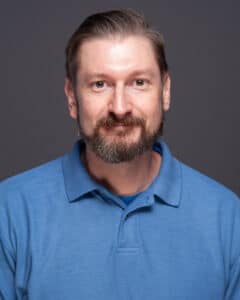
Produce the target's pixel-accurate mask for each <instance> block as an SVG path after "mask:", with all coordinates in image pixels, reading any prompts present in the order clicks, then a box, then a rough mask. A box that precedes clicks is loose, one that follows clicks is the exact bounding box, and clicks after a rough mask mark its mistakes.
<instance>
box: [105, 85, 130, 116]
mask: <svg viewBox="0 0 240 300" xmlns="http://www.w3.org/2000/svg"><path fill="white" fill-rule="evenodd" d="M131 110H132V105H131V103H130V101H129V99H128V97H127V95H126V93H125V89H124V85H118V86H116V87H115V89H114V93H113V95H112V98H111V100H110V102H109V112H111V113H113V114H115V116H116V117H118V118H119V119H121V118H123V117H124V116H125V115H127V114H129V113H130V112H131Z"/></svg>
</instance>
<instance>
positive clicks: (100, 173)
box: [82, 146, 161, 195]
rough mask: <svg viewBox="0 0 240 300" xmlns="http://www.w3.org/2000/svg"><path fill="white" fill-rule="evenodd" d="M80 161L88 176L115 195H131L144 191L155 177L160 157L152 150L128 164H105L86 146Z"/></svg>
mask: <svg viewBox="0 0 240 300" xmlns="http://www.w3.org/2000/svg"><path fill="white" fill-rule="evenodd" d="M82 160H83V161H84V164H85V167H86V168H87V170H88V172H89V174H90V175H91V176H92V177H93V178H94V180H96V181H97V182H99V183H101V184H102V185H103V186H105V187H106V188H107V189H108V190H110V191H111V192H113V193H115V194H117V195H133V194H137V193H140V192H142V191H144V190H145V189H146V188H147V187H148V186H149V185H150V184H151V183H152V181H153V180H154V178H155V177H156V176H157V174H158V171H159V168H160V165H161V156H160V155H159V154H158V153H156V152H155V151H153V150H149V151H146V152H145V153H144V154H142V155H140V156H138V157H137V158H136V159H134V160H132V161H130V162H122V163H118V164H112V163H107V162H105V161H103V160H102V159H100V158H99V157H98V156H96V154H95V153H94V152H93V151H91V149H89V147H88V146H86V148H85V151H83V153H82Z"/></svg>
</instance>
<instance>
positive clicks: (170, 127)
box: [0, 0, 240, 194]
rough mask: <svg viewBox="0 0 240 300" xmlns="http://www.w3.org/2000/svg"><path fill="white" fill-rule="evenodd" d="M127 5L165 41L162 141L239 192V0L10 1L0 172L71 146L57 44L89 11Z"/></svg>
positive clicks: (4, 12) (3, 49) (2, 74)
mask: <svg viewBox="0 0 240 300" xmlns="http://www.w3.org/2000/svg"><path fill="white" fill-rule="evenodd" d="M119 7H131V8H135V9H137V10H139V11H140V12H142V13H144V15H145V16H146V18H147V19H148V20H149V21H150V22H151V23H152V24H153V25H154V27H155V28H157V29H158V30H160V31H161V32H162V33H163V35H164V37H165V40H166V53H167V59H168V63H169V65H170V71H171V77H172V107H171V110H170V112H169V113H168V114H167V120H166V125H165V140H166V141H167V142H168V145H169V146H170V149H171V151H172V153H173V154H174V155H175V156H177V158H179V159H180V160H182V161H183V162H185V163H187V164H188V165H190V166H192V167H193V168H196V169H198V170H199V171H201V172H203V173H205V174H207V175H208V176H210V177H212V178H214V179H216V180H218V181H220V182H221V183H223V184H224V185H226V186H228V187H229V188H231V189H232V190H233V191H235V192H236V193H238V194H240V180H239V179H240V163H239V162H240V159H239V153H240V141H239V128H240V120H239V110H240V99H239V98H240V91H239V87H240V84H239V71H240V58H239V56H240V21H239V12H240V2H239V1H219V0H212V1H206V0H201V1H184V0H183V1H179V0H173V1H171V0H167V1H158V2H157V1H156V2H155V1H145V2H144V1H141V2H140V1H136V2H135V1H122V2H121V6H119V5H118V4H117V1H99V2H97V1H87V3H86V2H83V1H73V0H68V1H59V0H58V1H57V0H54V1H53V0H52V1H49V2H47V1H31V2H30V1H29V2H27V1H16V0H15V1H8V2H5V3H3V2H2V4H1V8H0V33H1V35H0V36H1V42H0V45H1V46H0V59H1V67H0V80H1V81H0V82H1V100H0V120H1V126H0V136H1V155H0V166H1V167H0V179H4V178H6V177H9V176H11V175H14V174H16V173H19V172H21V171H24V170H26V169H29V168H32V167H34V166H36V165H39V164H41V163H44V162H46V161H48V160H50V159H54V158H56V157H58V156H60V155H62V154H64V153H65V152H66V151H68V150H69V149H71V147H72V145H73V143H74V141H75V140H76V138H77V134H76V125H75V123H74V121H72V120H71V119H70V118H69V117H68V111H67V102H66V99H65V96H64V92H63V84H64V48H65V45H66V42H67V40H68V38H69V36H70V34H71V33H72V32H73V31H74V30H75V28H76V27H77V26H78V25H79V24H80V22H82V21H83V19H84V18H85V17H86V16H88V15H89V14H92V13H95V12H97V11H103V10H106V9H113V8H119Z"/></svg>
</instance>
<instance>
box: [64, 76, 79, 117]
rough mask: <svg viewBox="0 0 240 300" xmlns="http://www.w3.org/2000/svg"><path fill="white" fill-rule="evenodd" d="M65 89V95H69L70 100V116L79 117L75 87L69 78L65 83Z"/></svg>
mask: <svg viewBox="0 0 240 300" xmlns="http://www.w3.org/2000/svg"><path fill="white" fill-rule="evenodd" d="M64 91H65V95H66V97H67V100H68V111H69V114H70V116H71V117H72V118H73V119H75V120H76V119H77V117H78V109H77V108H78V106H77V103H76V101H77V99H76V97H75V93H74V89H73V86H72V83H71V81H70V80H69V79H68V78H65V84H64Z"/></svg>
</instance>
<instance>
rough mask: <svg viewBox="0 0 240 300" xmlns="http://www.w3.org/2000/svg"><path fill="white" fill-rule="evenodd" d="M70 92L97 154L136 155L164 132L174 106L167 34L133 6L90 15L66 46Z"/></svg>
mask: <svg viewBox="0 0 240 300" xmlns="http://www.w3.org/2000/svg"><path fill="white" fill-rule="evenodd" d="M65 92H66V95H67V98H68V104H69V111H70V115H71V117H72V118H74V119H76V120H77V121H78V125H79V129H80V133H81V135H82V137H83V138H84V140H85V142H86V144H87V145H88V146H89V147H90V148H91V149H92V150H93V151H94V152H95V154H97V155H98V156H99V157H100V158H102V159H103V160H104V161H107V162H111V163H118V162H123V161H129V160H132V159H134V158H135V157H136V156H137V155H140V154H142V153H144V152H145V151H146V150H148V149H150V148H151V146H152V144H153V143H154V141H155V140H156V138H157V136H159V135H161V134H162V129H163V128H162V127H163V119H164V112H166V111H167V110H168V109H169V106H170V78H169V74H168V66H167V63H166V59H165V53H164V45H163V39H162V37H161V35H160V34H159V33H158V32H156V31H154V30H152V29H151V28H150V27H149V26H148V24H147V23H146V22H145V20H144V18H143V17H142V16H141V15H139V14H137V13H136V12H134V11H132V10H118V11H109V12H105V13H99V14H95V15H92V16H90V17H88V18H87V19H86V20H85V21H84V22H83V23H82V24H81V25H80V27H79V28H78V29H77V31H76V32H75V33H74V34H73V36H72V37H71V39H70V40H69V43H68V46H67V48H66V82H65Z"/></svg>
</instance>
